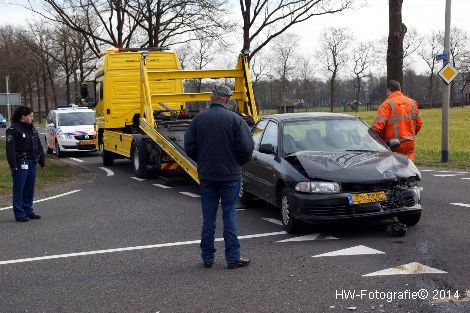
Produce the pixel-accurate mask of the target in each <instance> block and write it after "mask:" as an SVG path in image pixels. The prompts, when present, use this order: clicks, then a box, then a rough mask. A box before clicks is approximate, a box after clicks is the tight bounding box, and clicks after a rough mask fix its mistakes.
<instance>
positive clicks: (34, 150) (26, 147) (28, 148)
mask: <svg viewBox="0 0 470 313" xmlns="http://www.w3.org/2000/svg"><path fill="white" fill-rule="evenodd" d="M6 141H7V145H6V150H7V160H8V164H9V165H10V168H11V169H12V170H13V169H17V168H18V164H17V161H18V160H19V159H30V160H33V161H34V162H35V163H39V165H41V166H42V167H44V166H45V165H46V164H45V158H44V150H43V148H42V145H41V140H40V139H39V134H38V131H37V130H36V128H34V126H33V125H32V124H27V123H22V122H19V123H15V124H13V125H12V126H11V127H9V128H8V129H7V131H6Z"/></svg>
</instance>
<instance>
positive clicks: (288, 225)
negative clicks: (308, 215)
mask: <svg viewBox="0 0 470 313" xmlns="http://www.w3.org/2000/svg"><path fill="white" fill-rule="evenodd" d="M288 195H289V190H288V189H287V188H284V190H283V191H282V196H281V214H282V225H283V226H284V230H285V231H286V232H287V233H289V234H297V233H299V232H301V231H302V229H303V226H304V223H302V221H300V220H298V219H296V218H295V217H293V216H292V215H291V211H290V210H291V207H290V204H289V197H288Z"/></svg>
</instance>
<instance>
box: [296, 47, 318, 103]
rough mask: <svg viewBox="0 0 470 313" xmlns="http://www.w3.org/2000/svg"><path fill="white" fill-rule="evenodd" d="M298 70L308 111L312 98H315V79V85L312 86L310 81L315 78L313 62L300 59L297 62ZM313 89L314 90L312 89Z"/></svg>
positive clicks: (305, 58)
mask: <svg viewBox="0 0 470 313" xmlns="http://www.w3.org/2000/svg"><path fill="white" fill-rule="evenodd" d="M297 69H298V78H299V79H300V81H301V82H302V91H303V99H304V105H305V109H306V110H307V108H308V107H309V99H310V96H311V98H315V79H313V81H312V84H313V85H311V84H310V81H311V80H312V78H313V64H312V60H311V59H310V58H308V57H305V56H303V57H300V58H299V61H298V62H297ZM311 87H313V88H312V89H311ZM310 89H311V91H310ZM309 91H310V92H309Z"/></svg>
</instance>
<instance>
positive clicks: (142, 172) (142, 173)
mask: <svg viewBox="0 0 470 313" xmlns="http://www.w3.org/2000/svg"><path fill="white" fill-rule="evenodd" d="M132 165H133V167H134V173H135V176H137V177H138V178H149V177H151V176H152V174H153V173H152V171H151V170H149V169H148V167H149V165H150V153H149V152H148V151H147V149H146V147H145V142H144V140H143V139H142V138H136V139H135V140H134V142H133V143H132Z"/></svg>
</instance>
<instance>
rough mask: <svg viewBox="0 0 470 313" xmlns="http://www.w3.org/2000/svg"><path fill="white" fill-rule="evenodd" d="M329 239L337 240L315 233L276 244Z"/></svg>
mask: <svg viewBox="0 0 470 313" xmlns="http://www.w3.org/2000/svg"><path fill="white" fill-rule="evenodd" d="M330 239H338V238H336V237H333V236H328V235H325V234H321V233H316V234H310V235H305V236H299V237H294V238H288V239H284V240H281V241H278V242H299V241H311V240H330Z"/></svg>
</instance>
